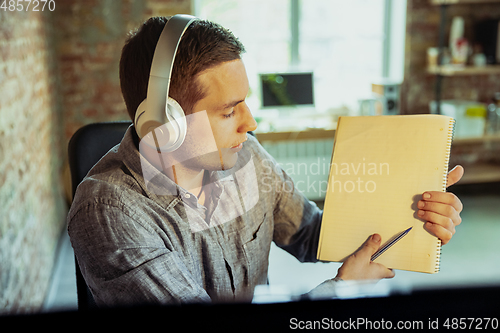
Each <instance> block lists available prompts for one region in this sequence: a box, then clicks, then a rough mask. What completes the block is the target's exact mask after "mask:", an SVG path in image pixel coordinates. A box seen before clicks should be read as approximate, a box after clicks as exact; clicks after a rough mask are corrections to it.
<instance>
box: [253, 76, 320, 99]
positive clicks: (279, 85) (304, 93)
mask: <svg viewBox="0 0 500 333" xmlns="http://www.w3.org/2000/svg"><path fill="white" fill-rule="evenodd" d="M259 76H260V83H261V93H262V107H263V108H276V107H294V106H314V94H313V73H311V72H304V73H270V74H260V75H259Z"/></svg>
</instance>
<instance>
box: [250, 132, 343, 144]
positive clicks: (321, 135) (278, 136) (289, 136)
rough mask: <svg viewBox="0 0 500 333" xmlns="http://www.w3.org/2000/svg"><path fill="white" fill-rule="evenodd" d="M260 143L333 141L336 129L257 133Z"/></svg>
mask: <svg viewBox="0 0 500 333" xmlns="http://www.w3.org/2000/svg"><path fill="white" fill-rule="evenodd" d="M255 136H256V137H257V139H258V140H259V141H260V142H263V141H285V140H308V139H333V138H334V137H335V130H334V129H310V130H304V131H286V132H266V133H255Z"/></svg>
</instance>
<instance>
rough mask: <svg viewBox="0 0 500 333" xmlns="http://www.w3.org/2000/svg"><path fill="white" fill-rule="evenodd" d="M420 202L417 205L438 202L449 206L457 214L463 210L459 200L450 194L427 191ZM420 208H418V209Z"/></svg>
mask: <svg viewBox="0 0 500 333" xmlns="http://www.w3.org/2000/svg"><path fill="white" fill-rule="evenodd" d="M421 201H422V202H419V203H418V204H419V205H421V204H422V203H423V204H427V202H439V203H443V204H446V205H451V206H453V208H455V210H456V211H457V212H459V213H460V212H461V211H462V209H463V208H464V206H463V204H462V202H461V201H460V199H459V198H458V197H457V196H456V195H455V194H453V193H451V192H439V191H427V192H424V194H423V195H422V200H421ZM419 208H420V207H419Z"/></svg>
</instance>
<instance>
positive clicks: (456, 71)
mask: <svg viewBox="0 0 500 333" xmlns="http://www.w3.org/2000/svg"><path fill="white" fill-rule="evenodd" d="M427 72H428V73H429V74H434V75H443V76H466V75H488V74H500V65H487V66H484V67H474V66H453V65H443V66H432V67H428V68H427Z"/></svg>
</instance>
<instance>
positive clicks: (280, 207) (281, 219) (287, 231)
mask: <svg viewBox="0 0 500 333" xmlns="http://www.w3.org/2000/svg"><path fill="white" fill-rule="evenodd" d="M254 154H255V156H256V157H257V159H258V162H259V163H258V164H259V166H260V168H259V170H258V172H259V173H260V177H259V179H260V182H261V184H260V185H261V191H262V192H261V195H267V196H269V198H270V201H272V203H273V216H274V232H273V241H274V242H275V243H276V245H278V246H279V247H281V248H282V249H284V250H286V251H287V252H289V253H290V254H292V255H293V256H295V257H296V258H297V259H298V260H300V261H302V262H316V261H318V260H317V259H316V254H317V249H318V242H319V231H320V227H321V219H322V216H323V212H322V211H321V210H320V209H319V208H318V207H317V206H316V204H315V203H314V202H311V201H309V200H308V199H307V198H306V197H305V196H304V195H303V194H302V193H301V192H300V191H299V190H298V189H297V188H296V187H295V184H294V182H293V179H292V178H291V177H290V176H289V175H288V174H287V173H286V172H285V170H283V169H282V168H281V167H280V165H279V164H278V163H277V162H276V161H275V160H274V158H273V157H272V156H271V155H269V154H268V153H267V152H266V151H265V150H264V149H263V148H262V147H261V146H260V145H259V144H258V143H257V146H256V148H255V151H254ZM269 192H272V193H269Z"/></svg>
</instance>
